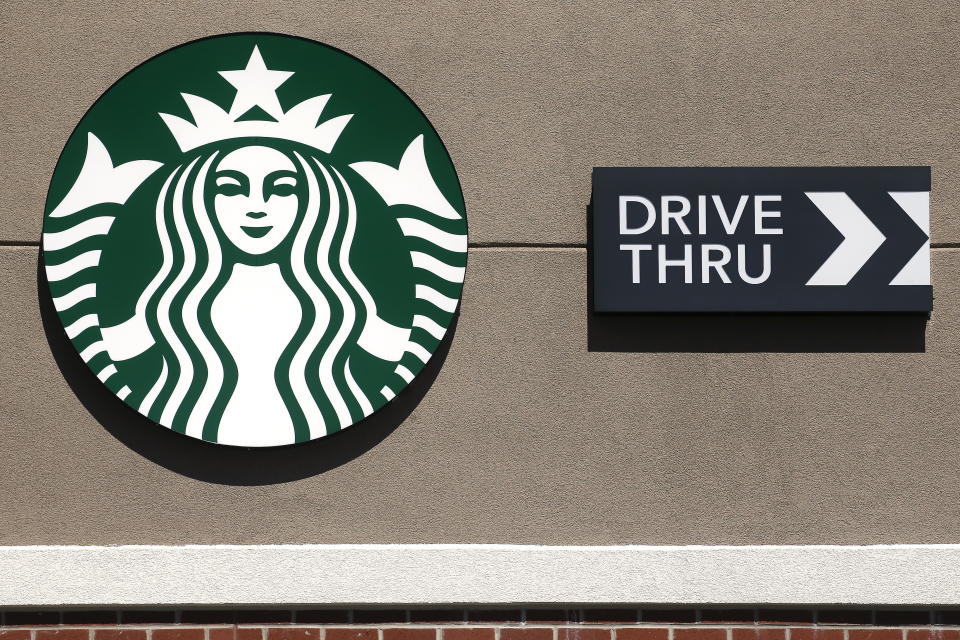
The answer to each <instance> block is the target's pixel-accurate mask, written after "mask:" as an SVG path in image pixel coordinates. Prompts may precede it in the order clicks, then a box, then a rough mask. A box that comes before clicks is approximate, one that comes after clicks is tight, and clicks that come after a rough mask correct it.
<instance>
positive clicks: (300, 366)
mask: <svg viewBox="0 0 960 640" xmlns="http://www.w3.org/2000/svg"><path fill="white" fill-rule="evenodd" d="M220 74H221V75H222V76H223V77H224V78H225V79H226V80H227V81H228V82H229V83H231V84H232V85H233V86H234V87H235V88H236V89H237V93H236V97H235V98H234V100H233V103H232V106H231V107H230V110H229V111H226V110H224V109H222V108H221V107H219V106H218V105H217V104H215V103H213V102H211V101H209V100H206V99H205V98H201V97H199V96H195V95H190V94H181V95H182V96H183V99H184V101H185V103H186V105H187V107H188V108H189V110H190V115H191V117H192V122H191V121H188V120H186V119H184V118H180V117H178V116H174V115H170V114H165V113H164V114H160V117H161V118H162V119H163V123H164V124H165V125H166V127H167V129H168V130H169V131H170V133H171V134H172V135H173V137H174V139H175V140H176V142H177V145H178V146H179V148H180V151H181V152H182V155H181V156H180V160H179V161H175V162H172V163H169V164H167V165H163V164H161V163H159V162H154V161H150V160H136V161H131V162H127V163H124V164H121V165H117V166H114V164H113V162H112V160H111V158H110V155H109V153H108V152H107V150H106V148H105V146H104V145H103V144H102V143H101V142H100V140H99V139H98V138H97V137H96V136H95V135H93V133H92V132H91V133H88V145H87V156H86V158H85V160H84V164H83V167H82V168H81V169H80V172H79V175H78V177H77V179H76V182H75V183H74V185H73V187H72V188H71V189H70V190H69V191H68V193H67V194H66V196H65V197H64V198H63V199H62V200H61V202H60V203H59V204H58V205H57V206H56V207H54V209H53V210H52V211H51V212H50V213H49V214H48V217H49V218H53V219H56V218H64V217H68V216H71V215H73V214H75V213H77V212H80V211H83V210H85V209H89V208H91V207H94V206H97V205H98V204H101V203H107V202H112V203H116V204H119V205H124V204H125V203H126V201H127V199H128V198H129V197H130V195H131V194H132V193H133V192H134V191H136V189H137V188H138V187H139V186H140V185H141V184H144V183H145V181H146V179H147V178H148V177H149V176H150V175H152V174H154V173H157V174H158V178H157V180H154V181H153V182H152V184H156V185H158V191H159V193H158V195H157V197H156V199H155V205H154V206H153V211H150V212H142V211H140V212H137V214H136V215H138V216H142V215H144V214H146V215H147V216H149V217H150V218H151V219H152V220H153V223H154V225H155V230H156V238H157V240H158V242H159V246H160V252H161V263H160V266H159V268H158V269H157V271H156V273H154V274H152V277H150V279H149V281H148V283H147V284H146V286H145V288H144V289H143V291H142V292H139V295H138V296H136V300H137V301H136V304H135V308H134V309H131V310H130V311H129V312H128V313H126V314H125V315H124V316H123V317H125V318H128V319H126V320H125V321H123V322H120V323H119V324H114V325H113V326H101V324H100V319H99V318H98V316H97V314H96V313H86V315H82V314H83V311H81V309H83V308H85V307H84V305H88V304H89V303H90V301H91V300H95V299H96V296H97V291H96V286H95V284H94V283H89V284H86V285H82V286H80V287H78V288H77V289H76V290H75V291H73V292H71V293H69V294H67V295H65V296H63V297H61V298H55V299H54V303H55V305H57V310H58V312H60V313H61V315H62V316H63V314H67V318H68V319H70V320H69V324H67V323H65V328H66V330H67V334H68V336H69V337H70V338H71V339H74V338H75V337H76V336H77V335H79V334H82V333H83V332H87V331H89V330H90V329H92V328H93V327H96V328H97V329H99V332H100V335H101V337H102V340H98V341H96V342H93V343H89V346H86V347H78V350H80V355H81V357H82V358H83V359H84V360H85V361H87V362H88V363H90V362H91V360H92V359H100V361H101V362H102V361H103V360H102V359H103V358H105V357H108V358H109V360H108V361H109V364H108V365H106V366H105V367H103V368H102V369H101V370H100V371H99V373H98V377H100V379H101V380H102V381H104V382H105V383H106V382H107V381H108V380H111V379H112V380H114V381H116V380H117V378H118V377H121V376H120V375H118V374H119V371H118V368H117V365H121V367H123V366H126V365H122V364H121V363H124V362H127V361H129V362H140V363H143V362H146V363H153V366H155V368H156V371H155V373H154V374H153V375H152V376H150V374H146V375H147V376H148V377H149V378H150V380H151V381H150V383H149V384H140V385H137V388H136V389H132V388H131V387H130V386H128V385H126V384H124V385H123V386H122V387H120V388H119V389H117V390H115V392H116V394H117V395H118V396H119V397H120V398H121V399H123V400H124V401H126V402H127V403H128V404H130V405H131V406H134V407H135V408H137V409H138V411H139V412H140V413H141V414H143V415H145V416H148V417H149V418H151V419H153V420H154V421H156V422H158V423H160V424H161V425H164V426H166V427H169V428H171V429H173V430H176V431H180V432H182V433H185V434H186V435H189V436H192V437H195V438H202V439H204V440H209V441H213V442H218V443H221V444H231V445H238V446H249V447H261V446H275V445H284V444H291V443H294V442H302V441H306V440H310V439H314V438H317V437H320V436H322V435H325V434H328V433H332V432H334V431H337V430H339V429H342V428H344V427H347V426H350V425H351V424H354V423H355V422H357V421H359V420H361V419H362V418H364V417H365V416H368V415H369V414H370V413H372V412H373V411H374V407H375V406H380V405H382V404H383V401H384V400H387V401H389V400H390V399H391V398H392V397H393V395H394V393H395V392H394V389H395V388H402V386H403V385H405V384H406V383H409V382H410V380H412V379H413V377H414V375H415V373H414V372H415V371H417V370H419V369H420V368H421V367H422V366H423V364H424V363H426V361H427V360H428V359H429V357H430V351H429V350H428V349H427V348H425V347H424V344H429V343H431V342H432V343H433V344H436V341H439V340H440V339H441V338H442V336H443V334H444V332H445V331H446V329H445V326H444V325H443V324H441V322H444V323H448V322H449V319H450V316H451V314H452V313H453V312H454V311H455V309H456V304H457V300H456V298H453V297H450V296H448V295H445V294H444V293H441V292H440V290H444V291H446V290H452V291H456V292H457V295H458V294H459V287H460V284H461V283H462V282H463V273H464V271H463V267H462V266H459V265H458V264H457V263H460V264H462V263H463V260H464V256H465V253H466V248H467V247H466V235H465V234H461V233H457V232H455V231H453V232H451V231H446V230H443V229H441V228H440V227H437V226H436V223H435V222H432V221H428V220H425V219H422V218H420V217H416V214H408V215H413V216H414V217H404V218H398V219H395V223H396V224H397V225H399V229H397V232H398V237H403V236H407V237H408V238H413V239H414V240H415V241H414V242H413V243H412V244H411V249H410V251H409V256H410V261H411V265H412V267H413V268H414V269H415V270H416V273H417V280H418V281H420V280H421V278H422V281H423V282H424V283H427V282H430V283H433V284H419V283H418V284H415V286H414V287H412V291H411V292H410V293H411V295H414V296H415V300H414V302H415V303H416V304H414V305H413V306H412V307H411V309H413V314H412V317H411V318H410V320H409V325H408V326H405V327H401V326H395V325H393V324H391V323H390V322H387V321H385V320H383V319H382V318H381V317H380V316H379V315H378V313H377V304H376V301H375V300H374V297H373V296H372V295H371V293H370V290H369V289H368V287H366V286H365V285H364V283H363V282H362V281H361V279H360V278H359V277H358V276H357V274H356V273H355V272H354V269H353V267H352V266H351V262H350V260H351V249H352V248H353V245H354V239H355V235H356V231H357V217H358V211H357V198H356V197H355V196H354V190H353V189H352V188H351V186H350V182H349V180H348V179H347V178H346V177H345V175H352V176H355V175H360V176H361V177H362V178H363V179H364V180H365V181H366V182H367V183H369V184H370V186H372V187H373V188H374V190H375V191H376V192H377V193H378V194H379V195H380V196H381V198H382V199H383V201H384V203H385V204H386V205H387V206H388V207H390V206H393V205H404V206H406V207H407V210H410V208H414V210H415V211H421V212H424V213H425V214H426V215H427V216H430V217H432V219H435V218H440V219H446V220H448V221H450V222H449V225H450V226H449V227H448V228H450V229H461V228H463V227H462V226H461V225H462V224H463V217H462V216H461V214H460V213H459V212H457V211H456V210H455V209H454V208H453V207H452V206H451V205H450V204H449V202H448V201H447V200H446V198H445V197H444V196H443V194H442V193H441V192H440V190H439V188H438V187H437V185H436V183H435V182H434V180H433V178H432V176H431V174H430V171H429V169H428V167H427V163H426V159H425V156H424V146H423V145H424V142H423V136H422V135H420V136H418V137H416V138H415V139H414V140H413V141H412V142H411V143H410V144H409V146H408V147H407V149H406V151H405V152H404V154H403V157H402V158H401V160H400V164H399V166H397V167H392V166H389V165H385V164H381V163H379V162H355V163H352V164H350V166H349V168H350V170H352V173H350V172H349V171H346V170H341V169H339V168H337V167H336V166H334V163H333V162H331V160H330V157H329V155H328V154H329V153H330V151H331V150H332V148H333V146H334V144H335V143H336V141H337V139H338V138H339V136H340V135H341V133H342V132H343V129H344V127H345V126H346V125H347V123H348V122H349V121H350V119H351V117H352V116H351V115H340V116H336V117H333V118H330V119H328V120H322V121H321V112H322V110H323V108H324V106H325V105H326V103H327V101H328V100H329V98H330V96H329V95H320V96H315V97H312V98H308V99H307V100H304V101H302V102H300V103H299V104H296V105H294V106H293V107H291V108H290V109H288V110H286V111H284V110H283V108H282V107H281V105H280V102H279V100H278V98H277V95H276V88H277V87H278V86H280V85H281V84H282V83H283V82H284V81H286V80H287V78H289V77H290V76H291V75H292V72H288V71H274V70H270V69H267V67H266V65H265V63H264V61H263V58H262V57H261V55H260V51H259V48H258V47H254V49H253V52H252V54H251V56H250V59H249V61H248V63H247V66H246V69H243V70H237V71H221V72H220ZM255 107H256V108H258V109H257V110H256V111H257V112H258V113H260V114H261V115H260V117H259V118H258V117H254V118H252V119H251V118H250V117H249V114H250V112H251V109H254V108H255ZM263 112H265V113H266V115H267V116H268V117H269V118H271V119H269V120H268V119H264V118H263ZM161 185H162V186H161ZM385 220H386V221H388V222H389V221H390V220H391V219H390V218H389V217H388V218H385ZM112 222H113V218H112V217H109V216H98V217H94V218H91V219H89V220H85V221H83V222H80V223H79V224H76V225H74V226H72V227H70V228H68V229H66V230H64V231H62V232H53V233H45V234H44V254H45V261H46V260H47V259H48V258H47V255H48V254H49V255H52V256H63V255H65V256H67V258H69V259H67V260H66V262H65V263H64V264H62V265H54V266H50V265H49V263H48V266H47V274H48V279H50V280H51V281H54V280H57V279H64V278H69V277H73V274H75V273H77V271H82V270H83V269H84V268H87V267H89V266H96V265H97V264H98V263H99V260H100V255H101V250H100V249H97V250H93V251H87V252H86V253H82V254H76V252H77V251H79V250H81V249H80V248H83V247H85V248H89V246H90V244H89V241H88V239H89V238H93V237H103V236H106V235H107V234H108V233H109V230H110V226H111V224H112ZM390 224H394V222H390ZM414 247H415V248H416V250H414ZM72 254H76V255H73V256H72V257H71V255H72ZM451 262H452V263H453V264H451ZM74 265H76V266H74ZM87 273H89V272H87ZM451 287H452V289H451ZM360 359H363V363H360V364H359V366H360V367H361V368H363V373H364V375H357V372H358V371H359V369H358V361H359V360H360ZM371 362H373V363H374V364H371ZM377 363H379V364H377ZM352 365H353V366H352ZM145 366H146V365H137V367H138V368H137V371H140V372H142V371H144V370H146V369H144V367H145ZM147 368H149V367H147ZM371 371H375V372H380V371H382V372H383V373H377V375H373V374H371V373H370V372H371ZM394 378H395V379H396V380H395V381H391V380H393V379H394ZM138 381H139V382H141V383H142V382H143V380H142V379H140V378H139V377H138ZM112 384H117V383H115V382H114V383H112ZM376 396H380V397H379V398H377V397H376Z"/></svg>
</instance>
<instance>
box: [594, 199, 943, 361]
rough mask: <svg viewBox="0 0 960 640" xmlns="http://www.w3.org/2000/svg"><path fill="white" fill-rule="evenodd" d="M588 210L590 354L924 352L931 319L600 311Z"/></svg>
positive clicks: (913, 315) (914, 315) (920, 316)
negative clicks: (597, 310)
mask: <svg viewBox="0 0 960 640" xmlns="http://www.w3.org/2000/svg"><path fill="white" fill-rule="evenodd" d="M592 215H593V211H592V209H591V207H590V206H589V205H588V206H587V216H586V220H587V350H588V351H607V352H635V353H658V352H659V353H662V352H675V353H764V352H766V353H923V352H924V351H926V329H927V320H928V319H929V316H928V315H927V314H917V313H904V314H897V313H879V314H869V313H835V314H827V313H650V314H641V313H635V314H627V313H623V314H619V313H594V312H593V244H592V241H593V238H592V228H593V225H592V223H591V217H592Z"/></svg>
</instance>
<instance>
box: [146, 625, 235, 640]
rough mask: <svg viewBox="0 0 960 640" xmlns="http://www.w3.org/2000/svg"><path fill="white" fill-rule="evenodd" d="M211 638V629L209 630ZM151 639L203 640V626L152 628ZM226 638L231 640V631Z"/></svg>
mask: <svg viewBox="0 0 960 640" xmlns="http://www.w3.org/2000/svg"><path fill="white" fill-rule="evenodd" d="M210 631H211V633H210V638H211V640H212V639H213V630H212V629H211V630H210ZM231 631H232V629H231ZM152 638H153V640H203V627H171V628H169V629H154V630H153V636H152ZM227 640H233V634H232V633H231V634H230V636H229V638H228V639H227Z"/></svg>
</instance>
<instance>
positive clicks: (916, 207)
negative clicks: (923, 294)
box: [889, 191, 930, 285]
mask: <svg viewBox="0 0 960 640" xmlns="http://www.w3.org/2000/svg"><path fill="white" fill-rule="evenodd" d="M889 193H890V197H891V198H893V199H894V200H896V202H897V204H898V205H900V208H901V209H903V210H904V211H905V212H906V214H907V215H908V216H910V219H911V220H913V221H914V222H915V223H916V224H917V226H918V227H920V229H921V230H922V231H923V232H924V233H925V234H927V241H926V242H924V243H923V246H922V247H920V248H919V249H918V250H917V252H916V253H915V254H913V257H912V258H910V260H909V261H908V262H907V264H905V265H903V269H901V270H900V273H898V274H897V275H896V276H894V278H893V280H891V281H890V284H893V285H914V284H921V285H922V284H930V192H929V191H890V192H889Z"/></svg>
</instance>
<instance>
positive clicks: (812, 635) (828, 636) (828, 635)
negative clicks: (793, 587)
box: [211, 627, 843, 640]
mask: <svg viewBox="0 0 960 640" xmlns="http://www.w3.org/2000/svg"><path fill="white" fill-rule="evenodd" d="M211 640H212V639H211ZM790 640H843V629H819V628H816V627H800V628H799V629H797V628H793V629H790Z"/></svg>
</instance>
